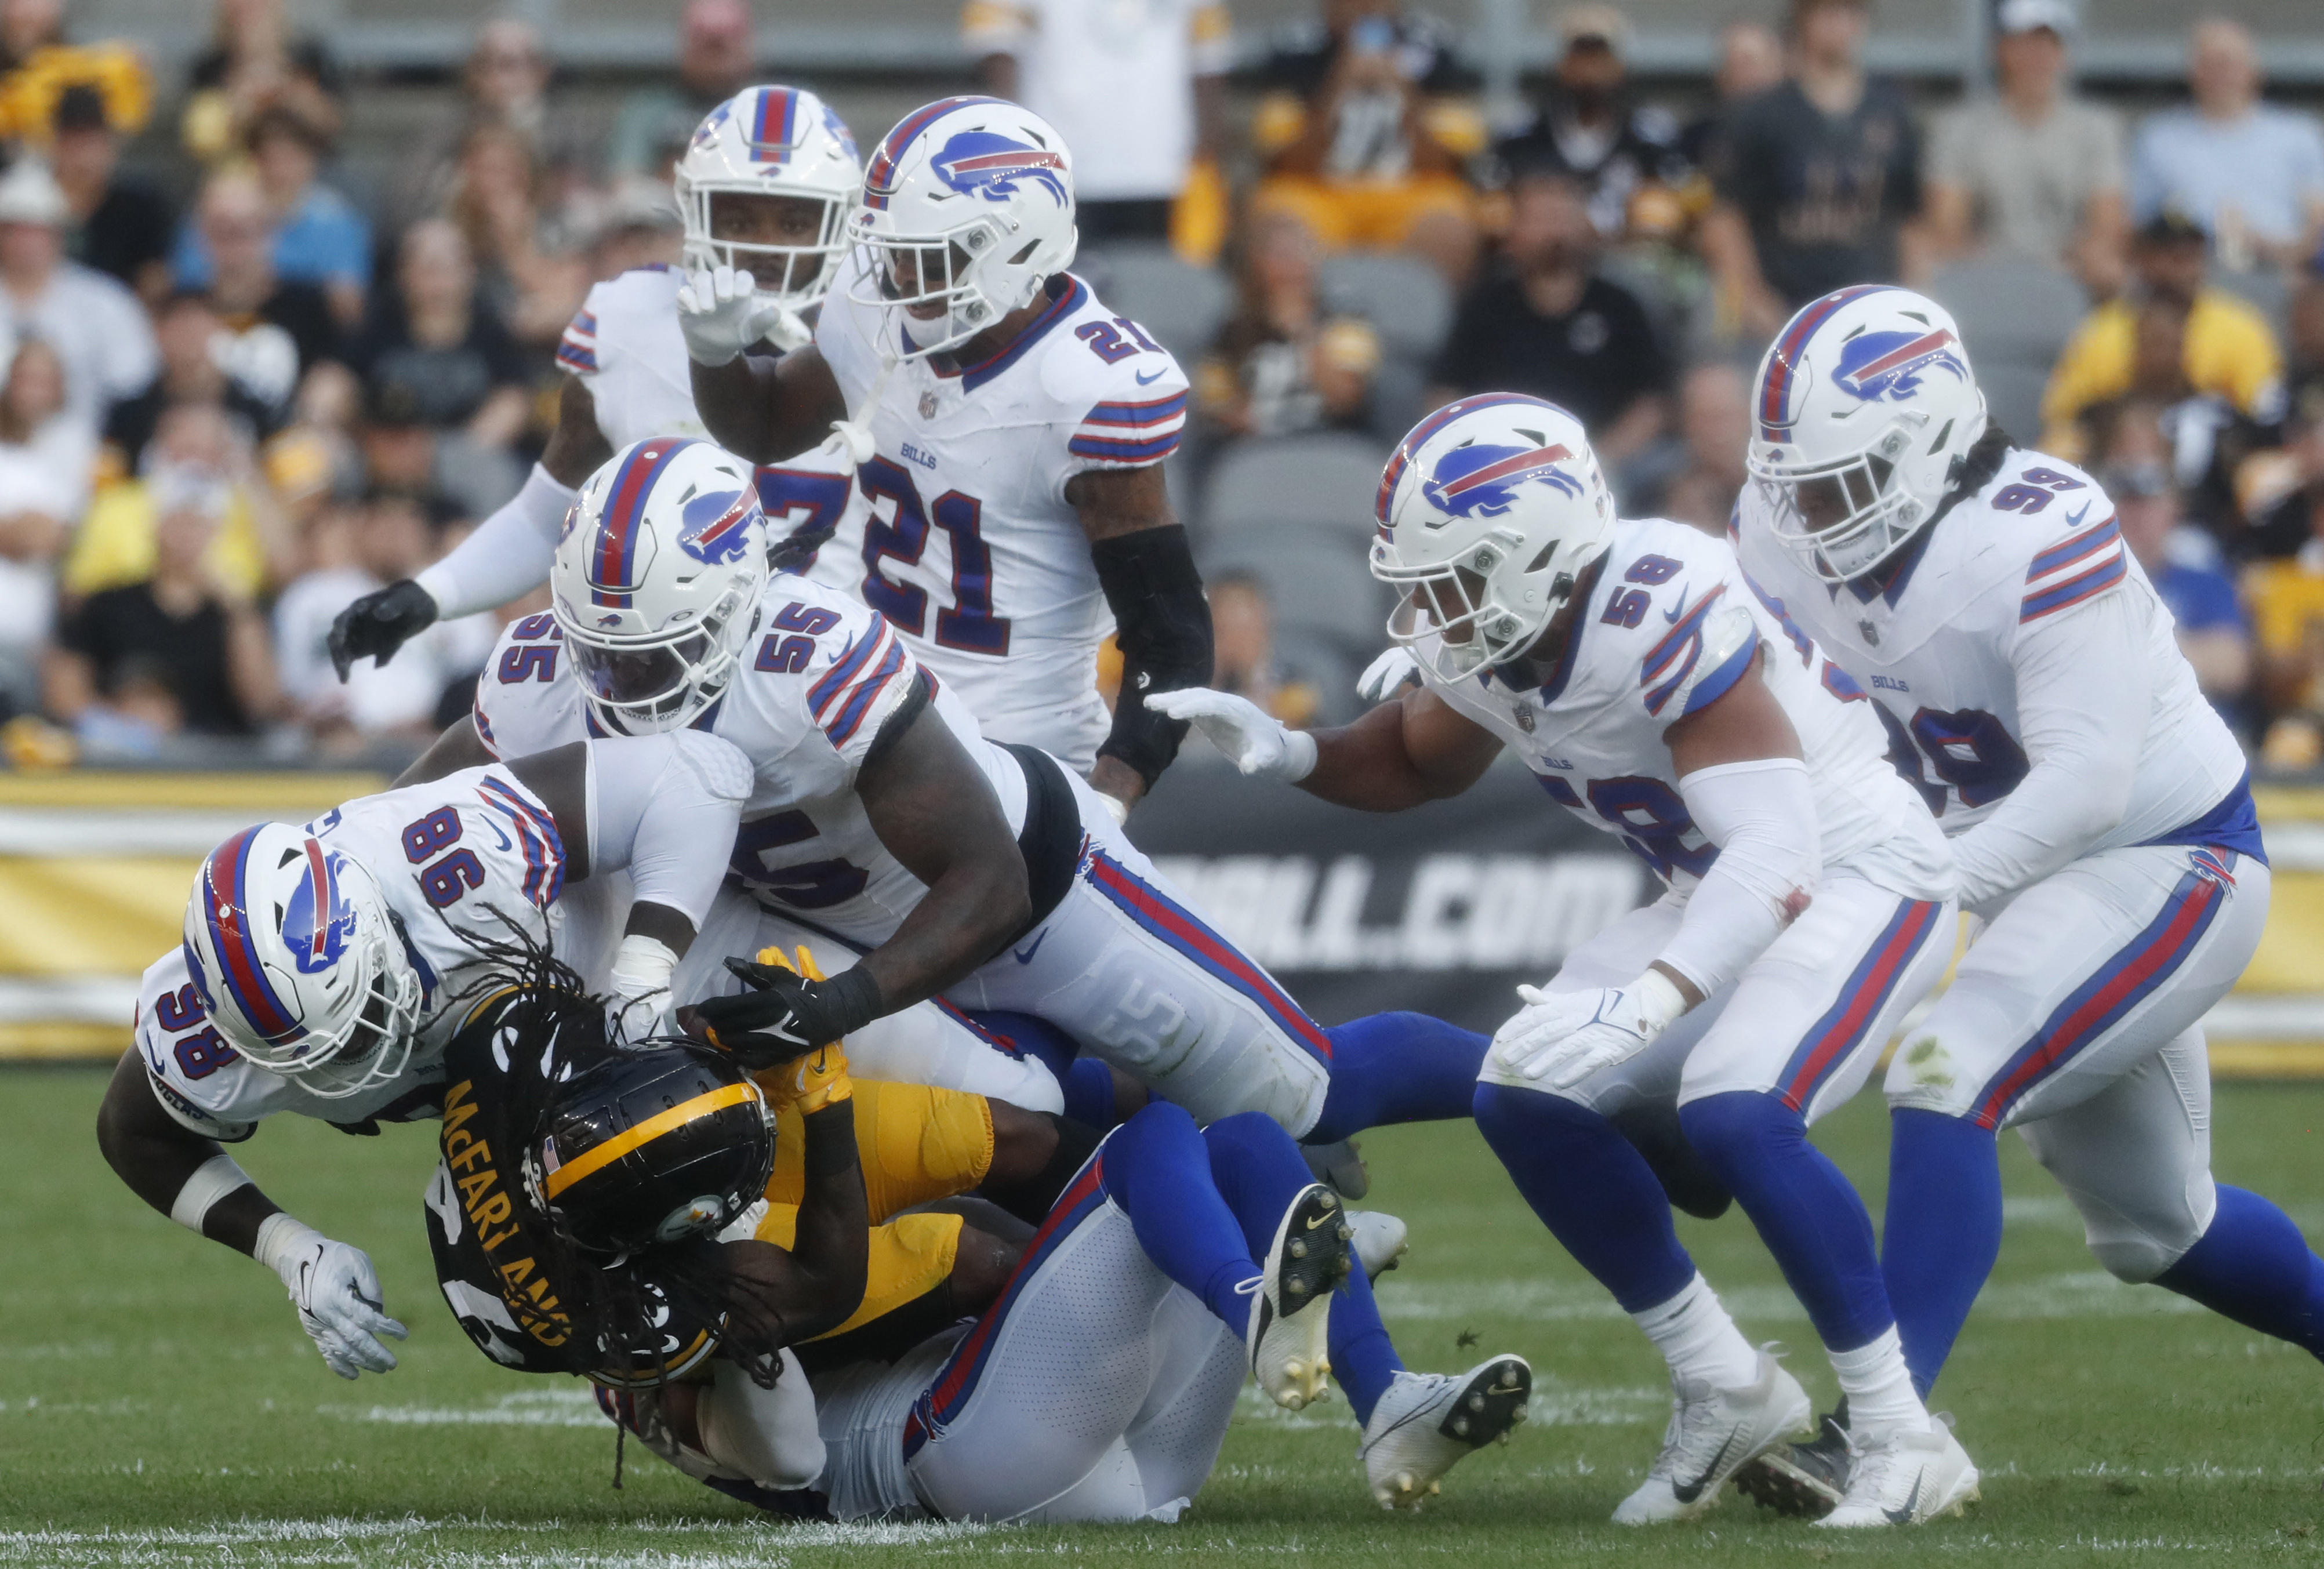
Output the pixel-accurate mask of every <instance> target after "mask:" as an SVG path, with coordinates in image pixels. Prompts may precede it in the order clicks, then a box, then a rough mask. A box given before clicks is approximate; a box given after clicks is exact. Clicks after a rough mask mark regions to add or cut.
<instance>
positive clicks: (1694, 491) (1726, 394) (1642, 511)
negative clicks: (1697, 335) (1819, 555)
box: [1617, 360, 1751, 535]
mask: <svg viewBox="0 0 2324 1569" xmlns="http://www.w3.org/2000/svg"><path fill="white" fill-rule="evenodd" d="M1750 444H1751V378H1750V375H1749V374H1748V373H1747V372H1746V371H1744V370H1743V369H1742V368H1741V367H1740V366H1738V365H1733V364H1731V363H1729V362H1728V361H1726V360H1705V361H1704V362H1703V363H1702V364H1701V365H1695V366H1693V367H1692V369H1690V370H1689V371H1688V372H1687V373H1686V374H1685V375H1683V376H1682V377H1680V378H1679V383H1678V432H1677V437H1676V438H1675V439H1674V440H1665V441H1662V442H1658V443H1656V445H1655V448H1652V449H1650V450H1649V451H1648V452H1647V453H1646V455H1645V456H1644V457H1641V458H1640V460H1639V461H1638V462H1637V464H1635V465H1633V466H1632V468H1631V471H1630V472H1629V473H1628V474H1627V475H1618V476H1617V478H1618V482H1619V483H1620V484H1622V485H1623V488H1624V489H1625V490H1626V491H1627V492H1628V494H1627V495H1626V496H1624V498H1623V500H1624V503H1625V510H1626V512H1628V513H1636V514H1639V515H1644V516H1650V517H1664V518H1670V519H1673V520H1674V521H1678V522H1682V523H1692V524H1693V525H1694V526H1695V527H1696V528H1698V529H1701V531H1703V532H1704V533H1706V534H1716V535H1724V534H1725V533H1726V532H1727V521H1728V519H1729V516H1730V515H1732V514H1733V512H1734V510H1735V498H1736V497H1737V496H1738V495H1739V494H1742V491H1743V485H1744V481H1745V480H1746V478H1747V477H1748V476H1747V475H1746V474H1745V472H1744V468H1743V455H1744V452H1745V450H1746V449H1747V448H1748V447H1749V446H1750Z"/></svg>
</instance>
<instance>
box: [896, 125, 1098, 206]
mask: <svg viewBox="0 0 2324 1569" xmlns="http://www.w3.org/2000/svg"><path fill="white" fill-rule="evenodd" d="M929 167H930V168H932V169H934V170H935V171H936V178H937V179H938V180H943V181H944V182H945V184H946V185H948V186H950V187H951V188H952V189H954V190H956V191H958V192H960V194H961V195H963V196H981V197H982V198H984V199H985V200H987V201H1000V200H1002V199H1003V198H1008V197H1012V196H1015V195H1017V194H1018V189H1019V182H1020V181H1024V180H1031V181H1033V182H1034V183H1036V184H1038V185H1040V186H1042V187H1044V188H1045V189H1047V191H1048V193H1049V194H1050V195H1051V196H1053V197H1055V198H1057V205H1058V206H1059V207H1063V206H1065V202H1066V201H1067V200H1068V199H1069V198H1067V197H1066V195H1065V179H1064V174H1065V159H1064V158H1062V157H1061V156H1059V155H1058V154H1056V153H1055V152H1050V151H1049V150H1048V149H1047V148H1046V147H1036V146H1034V145H1033V144H1032V143H1028V142H1019V141H1017V140H1015V139H1014V138H1012V137H1008V136H1003V135H1001V134H1000V133H998V132H996V131H963V132H961V133H960V134H958V135H956V136H954V138H953V139H952V140H951V141H949V142H946V143H945V144H944V150H943V151H942V152H938V153H937V154H936V157H935V158H933V159H932V160H930V161H929Z"/></svg>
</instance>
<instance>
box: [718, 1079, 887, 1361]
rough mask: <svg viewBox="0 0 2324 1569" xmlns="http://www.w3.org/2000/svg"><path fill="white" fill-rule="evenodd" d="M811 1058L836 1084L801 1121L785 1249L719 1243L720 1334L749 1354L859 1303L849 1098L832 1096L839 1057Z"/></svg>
mask: <svg viewBox="0 0 2324 1569" xmlns="http://www.w3.org/2000/svg"><path fill="white" fill-rule="evenodd" d="M817 1056H818V1057H823V1056H828V1057H835V1058H836V1059H837V1061H838V1074H837V1082H836V1084H825V1085H823V1086H821V1087H820V1088H819V1090H818V1092H817V1094H819V1095H823V1096H827V1097H833V1098H825V1099H822V1100H821V1101H820V1103H819V1104H818V1105H817V1106H816V1109H815V1110H812V1111H808V1112H807V1113H806V1116H805V1117H804V1119H803V1121H804V1125H805V1128H806V1139H805V1140H804V1156H805V1160H806V1166H807V1173H806V1176H807V1186H806V1192H805V1194H804V1195H803V1196H802V1197H801V1199H800V1201H799V1212H798V1233H797V1235H796V1237H795V1238H794V1240H793V1241H792V1245H791V1247H790V1250H789V1251H788V1252H787V1251H784V1250H783V1249H780V1248H778V1247H776V1246H775V1245H774V1244H773V1243H771V1242H760V1241H747V1242H729V1243H727V1244H726V1263H727V1269H728V1270H729V1272H730V1274H731V1276H732V1278H733V1283H734V1288H735V1290H734V1297H735V1301H734V1307H735V1310H736V1311H735V1312H734V1314H733V1319H732V1321H731V1327H730V1329H729V1331H728V1333H729V1334H733V1335H735V1336H738V1337H740V1338H741V1339H742V1342H743V1348H744V1349H747V1350H749V1351H752V1352H760V1353H771V1352H774V1351H776V1350H778V1349H779V1348H780V1347H783V1346H786V1345H796V1344H798V1343H799V1342H800V1341H803V1340H811V1339H813V1338H814V1337H815V1336H816V1335H818V1334H824V1333H825V1332H826V1331H828V1330H834V1329H836V1328H838V1327H839V1326H840V1325H841V1324H844V1323H846V1322H847V1318H848V1315H851V1314H853V1312H854V1311H855V1309H856V1307H857V1306H859V1305H860V1304H861V1303H862V1300H863V1284H864V1277H865V1274H866V1271H867V1269H868V1261H869V1259H870V1254H871V1206H870V1205H869V1204H867V1203H866V1201H865V1199H864V1196H863V1172H862V1168H861V1167H860V1166H858V1165H857V1163H856V1149H855V1112H854V1109H853V1106H851V1105H850V1104H849V1099H850V1096H849V1094H845V1093H835V1092H842V1091H844V1086H845V1083H846V1066H845V1064H846V1059H845V1057H844V1055H842V1054H841V1053H840V1052H839V1050H838V1048H835V1047H834V1048H828V1050H827V1051H826V1052H825V1053H818V1054H817Z"/></svg>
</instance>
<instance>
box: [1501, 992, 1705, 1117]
mask: <svg viewBox="0 0 2324 1569" xmlns="http://www.w3.org/2000/svg"><path fill="white" fill-rule="evenodd" d="M1517 996H1518V997H1519V998H1521V999H1523V1000H1524V1001H1525V1003H1526V1006H1525V1007H1524V1008H1522V1009H1520V1010H1519V1011H1517V1014H1516V1015H1515V1016H1514V1017H1513V1018H1511V1019H1510V1020H1509V1021H1508V1023H1506V1024H1504V1025H1502V1026H1501V1028H1500V1029H1499V1030H1498V1031H1496V1032H1495V1033H1494V1036H1493V1045H1492V1049H1491V1051H1490V1052H1489V1053H1488V1054H1487V1061H1486V1068H1487V1071H1488V1072H1498V1073H1499V1074H1503V1075H1509V1076H1512V1077H1517V1078H1524V1079H1528V1080H1531V1081H1533V1082H1535V1083H1540V1082H1542V1081H1544V1080H1546V1081H1547V1083H1548V1087H1549V1088H1551V1089H1554V1090H1570V1089H1572V1087H1573V1086H1574V1085H1576V1084H1580V1083H1581V1082H1582V1080H1584V1079H1586V1078H1588V1077H1589V1076H1590V1075H1592V1074H1595V1073H1600V1072H1602V1071H1604V1070H1605V1069H1607V1068H1609V1067H1612V1066H1615V1065H1617V1064H1618V1063H1625V1062H1628V1061H1629V1060H1630V1059H1631V1058H1632V1057H1636V1056H1637V1055H1638V1053H1640V1052H1642V1051H1644V1050H1646V1048H1647V1047H1649V1046H1652V1045H1653V1044H1654V1043H1655V1038H1656V1037H1657V1036H1659V1035H1661V1034H1662V1032H1663V1031H1664V1030H1665V1029H1669V1028H1670V1026H1671V1022H1672V1020H1675V1019H1677V1018H1678V1016H1679V1015H1680V1014H1682V1013H1684V1012H1685V1011H1686V999H1685V998H1684V997H1683V996H1681V995H1680V994H1679V989H1678V988H1677V987H1676V986H1674V985H1673V984H1672V983H1671V980H1670V978H1669V977H1668V976H1667V975H1665V974H1662V972H1660V971H1659V970H1651V969H1650V970H1647V971H1646V973H1645V974H1641V975H1640V976H1639V977H1638V978H1637V980H1635V981H1633V982H1631V983H1629V984H1628V985H1627V986H1591V987H1585V988H1583V989H1582V990H1581V991H1578V992H1545V991H1543V990H1542V989H1541V988H1540V987H1538V986H1520V987H1518V988H1517Z"/></svg>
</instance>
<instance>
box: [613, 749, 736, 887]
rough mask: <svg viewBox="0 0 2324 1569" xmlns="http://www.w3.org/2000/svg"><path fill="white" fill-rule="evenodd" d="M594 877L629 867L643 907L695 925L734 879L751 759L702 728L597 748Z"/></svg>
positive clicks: (631, 878)
mask: <svg viewBox="0 0 2324 1569" xmlns="http://www.w3.org/2000/svg"><path fill="white" fill-rule="evenodd" d="M588 761H589V780H588V792H589V793H588V814H589V870H590V872H591V874H592V875H593V876H594V875H595V874H596V873H597V872H606V871H613V870H617V869H619V868H621V867H623V866H626V867H628V868H629V869H630V880H631V881H632V883H633V884H634V885H635V888H636V899H637V901H638V902H639V903H641V904H647V903H650V904H659V905H662V906H664V907H666V908H668V909H674V910H677V911H678V913H679V914H680V915H683V916H685V917H686V918H687V919H688V920H690V921H692V922H693V923H694V924H695V927H696V929H699V928H700V927H701V925H702V918H703V917H704V916H705V915H707V914H708V913H709V911H710V901H711V899H712V898H713V897H714V896H715V894H716V893H717V891H718V885H719V883H720V882H721V881H724V878H725V876H726V863H727V859H728V857H729V856H730V855H731V854H733V845H734V830H735V828H736V826H738V825H739V824H740V822H741V820H742V803H743V801H744V800H746V799H748V798H749V797H750V793H751V764H750V760H749V759H747V758H745V757H744V756H743V755H742V750H741V749H740V748H739V747H737V746H735V745H734V744H733V743H731V742H727V741H722V740H721V739H719V738H718V737H717V736H715V735H712V734H708V733H707V732H705V731H700V730H678V731H674V732H672V733H670V734H667V735H622V736H608V737H604V738H603V739H600V740H596V741H592V742H590V743H589V750H588Z"/></svg>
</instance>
